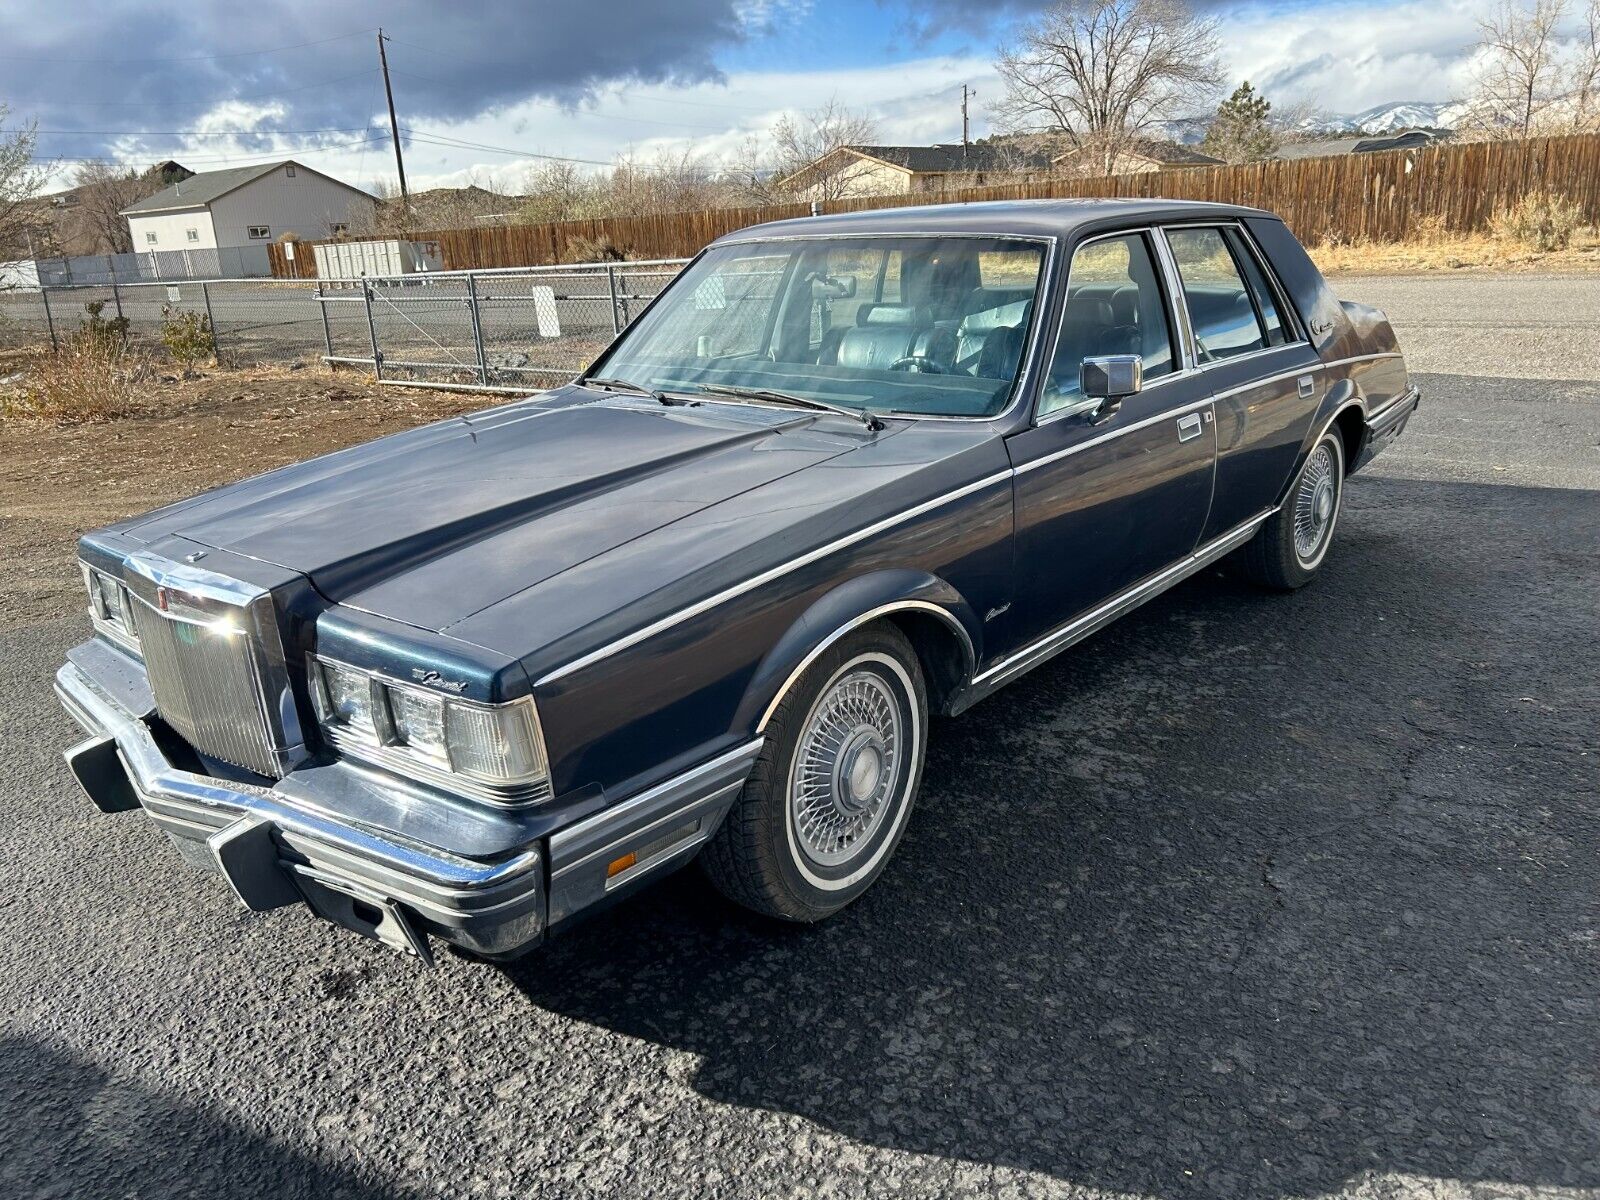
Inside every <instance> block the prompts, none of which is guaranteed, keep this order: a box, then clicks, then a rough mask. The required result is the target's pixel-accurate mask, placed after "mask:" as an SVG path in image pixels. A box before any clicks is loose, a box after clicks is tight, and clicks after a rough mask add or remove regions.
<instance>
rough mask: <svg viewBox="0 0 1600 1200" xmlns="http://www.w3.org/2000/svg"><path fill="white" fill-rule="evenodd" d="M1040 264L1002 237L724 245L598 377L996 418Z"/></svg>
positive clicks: (632, 332) (627, 338) (677, 284)
mask: <svg viewBox="0 0 1600 1200" xmlns="http://www.w3.org/2000/svg"><path fill="white" fill-rule="evenodd" d="M1043 265H1044V247H1043V246H1042V245H1040V244H1039V243H1036V242H1027V241H1020V240H1014V239H1005V238H933V237H922V238H918V237H863V238H828V239H825V240H824V239H819V240H810V239H797V240H792V241H771V242H749V243H744V244H740V245H728V246H716V247H713V248H712V249H711V250H709V251H707V252H706V253H705V254H704V255H703V256H701V257H700V258H699V259H697V260H696V261H695V262H694V263H693V264H692V265H691V266H690V267H689V268H688V269H687V270H685V271H684V273H683V274H682V275H681V276H680V277H679V278H678V279H677V280H675V281H674V282H673V284H672V287H671V289H670V290H669V291H668V292H667V293H666V294H665V295H664V296H662V297H661V299H660V300H659V301H657V302H656V304H655V305H654V307H652V308H651V310H650V311H649V312H648V313H646V314H645V315H644V317H643V318H641V319H640V320H639V322H638V323H637V324H635V325H634V326H633V327H632V328H630V329H629V330H628V331H627V332H625V333H624V334H623V335H622V336H621V337H620V338H619V339H618V341H617V342H616V344H615V345H614V346H613V347H612V349H611V350H610V352H609V353H608V354H607V355H606V357H605V358H604V359H603V360H602V362H601V363H599V364H598V365H597V366H596V367H595V368H594V372H593V373H594V374H595V375H597V376H604V377H606V378H608V379H612V380H619V381H623V382H625V383H629V384H634V385H637V386H639V387H642V388H649V389H651V390H653V391H657V392H663V393H676V394H693V393H696V392H698V391H700V390H701V389H704V388H709V387H715V388H717V389H718V390H719V392H720V391H721V390H722V389H736V390H738V391H740V392H746V393H748V392H757V391H765V392H769V393H771V392H784V393H788V395H789V396H791V397H799V398H802V399H805V400H812V401H820V402H822V403H826V404H832V405H837V406H840V407H848V408H852V409H859V410H865V411H867V412H872V413H891V412H892V413H904V414H908V415H918V416H944V417H986V416H993V415H994V414H996V413H998V412H1000V411H1001V410H1002V409H1003V408H1005V407H1006V405H1007V403H1008V402H1009V400H1010V397H1011V390H1012V387H1013V386H1014V384H1015V382H1016V378H1017V372H1018V370H1019V368H1020V365H1021V361H1022V354H1023V347H1024V346H1025V345H1026V343H1027V337H1028V328H1029V323H1030V321H1031V318H1032V315H1033V304H1034V297H1035V295H1036V293H1037V292H1038V288H1039V278H1040V273H1041V271H1042V269H1043ZM722 396H723V398H726V392H722Z"/></svg>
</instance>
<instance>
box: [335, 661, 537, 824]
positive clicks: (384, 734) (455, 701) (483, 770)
mask: <svg viewBox="0 0 1600 1200" xmlns="http://www.w3.org/2000/svg"><path fill="white" fill-rule="evenodd" d="M312 670H313V679H312V688H311V691H312V695H313V697H314V698H315V699H316V704H317V717H318V720H319V721H320V722H321V725H322V729H323V733H324V734H325V735H326V736H327V738H328V740H329V741H330V742H332V743H333V745H335V746H337V747H338V748H339V749H340V750H341V751H343V752H345V753H347V754H348V755H350V757H352V758H360V759H365V760H367V761H371V762H376V763H378V764H380V765H382V766H386V767H389V768H391V769H393V770H395V771H396V772H398V773H400V774H403V775H408V776H410V777H412V778H415V779H418V780H421V781H423V782H426V783H434V784H438V785H440V786H443V787H445V788H448V789H450V790H453V791H458V792H463V793H465V794H467V795H470V796H474V797H476V798H478V799H482V800H487V801H489V802H490V803H493V804H529V803H535V802H537V801H540V800H544V799H547V798H548V797H549V794H550V781H549V764H548V761H547V759H546V757H545V749H544V735H543V732H542V731H541V730H540V728H539V716H538V713H537V712H536V711H535V709H534V705H533V700H532V698H531V697H530V698H524V699H521V700H513V701H510V702H508V703H505V704H483V703H480V702H478V701H475V700H464V699H461V698H459V697H453V696H443V695H440V694H439V693H438V692H435V691H433V690H431V689H429V688H425V687H421V686H418V685H416V684H411V683H403V682H401V681H400V680H397V679H392V678H390V677H388V676H385V675H380V674H378V673H376V672H371V671H364V670H361V669H359V668H355V667H350V666H347V665H345V664H344V663H335V662H330V661H328V660H326V659H313V660H312Z"/></svg>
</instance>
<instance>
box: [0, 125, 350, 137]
mask: <svg viewBox="0 0 1600 1200" xmlns="http://www.w3.org/2000/svg"><path fill="white" fill-rule="evenodd" d="M370 128H371V126H370V125H341V126H337V127H335V128H330V129H35V130H32V131H31V132H33V133H42V134H48V135H49V136H50V137H78V136H80V135H81V136H83V137H290V136H295V137H300V136H309V135H311V134H317V133H360V132H361V131H362V130H365V129H370ZM26 132H29V131H28V130H23V129H0V133H26Z"/></svg>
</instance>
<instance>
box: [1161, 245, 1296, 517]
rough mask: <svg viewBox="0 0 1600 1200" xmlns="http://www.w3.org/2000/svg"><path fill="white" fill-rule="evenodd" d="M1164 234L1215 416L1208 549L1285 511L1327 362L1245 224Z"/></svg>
mask: <svg viewBox="0 0 1600 1200" xmlns="http://www.w3.org/2000/svg"><path fill="white" fill-rule="evenodd" d="M1163 232H1164V236H1165V237H1166V240H1167V245H1168V247H1169V249H1170V253H1171V257H1172V260H1173V262H1174V263H1175V264H1176V267H1177V271H1178V277H1179V280H1180V286H1181V289H1182V292H1183V300H1184V304H1185V307H1186V308H1187V310H1188V316H1189V321H1190V324H1191V327H1192V329H1193V332H1194V343H1195V358H1196V365H1197V367H1198V369H1199V372H1200V374H1201V376H1202V377H1203V378H1204V379H1205V381H1206V386H1207V390H1208V392H1209V394H1210V396H1211V399H1212V401H1213V403H1214V406H1215V412H1216V439H1217V470H1216V490H1215V495H1214V497H1213V499H1212V503H1211V515H1210V517H1209V518H1208V520H1207V522H1206V527H1205V531H1204V533H1203V534H1202V537H1201V540H1202V541H1209V540H1210V539H1212V538H1214V537H1218V536H1220V535H1221V534H1223V533H1226V532H1227V531H1228V530H1230V529H1232V528H1234V527H1235V526H1236V525H1239V524H1242V523H1243V522H1245V521H1247V520H1249V519H1250V518H1251V517H1253V516H1256V515H1257V514H1259V513H1261V512H1262V511H1263V510H1264V509H1267V508H1269V507H1271V506H1272V505H1274V504H1276V503H1277V501H1278V497H1279V496H1280V495H1281V494H1282V492H1283V488H1284V486H1285V485H1286V484H1287V483H1288V480H1289V475H1290V473H1291V472H1292V471H1293V470H1294V466H1295V462H1296V460H1297V459H1298V457H1299V454H1300V448H1301V446H1302V445H1303V444H1304V442H1305V438H1306V434H1307V432H1308V431H1309V429H1310V425H1311V421H1312V418H1313V417H1314V416H1315V415H1316V411H1317V406H1318V404H1319V402H1320V400H1321V398H1322V388H1323V374H1322V363H1321V360H1320V359H1318V357H1317V354H1316V351H1315V350H1313V349H1312V348H1311V344H1310V342H1309V341H1308V340H1307V339H1306V337H1305V335H1304V332H1303V330H1302V328H1301V326H1300V323H1299V321H1298V319H1297V318H1296V317H1295V315H1294V312H1293V310H1292V309H1291V308H1290V306H1289V304H1288V303H1287V301H1286V299H1285V298H1284V292H1283V289H1282V288H1281V287H1280V286H1279V285H1278V283H1277V280H1276V279H1275V278H1274V277H1273V275H1272V273H1271V270H1270V268H1269V267H1268V265H1267V262H1266V259H1265V258H1264V257H1263V256H1262V255H1261V253H1260V250H1259V249H1258V248H1257V247H1256V246H1255V244H1254V243H1253V241H1252V240H1251V239H1250V237H1249V235H1248V234H1247V233H1246V232H1245V230H1244V228H1243V227H1242V226H1240V225H1238V224H1236V223H1231V222H1229V223H1224V222H1218V223H1214V224H1207V225H1183V226H1169V227H1167V228H1166V229H1165V230H1164V231H1163Z"/></svg>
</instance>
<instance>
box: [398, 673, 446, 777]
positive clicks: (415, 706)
mask: <svg viewBox="0 0 1600 1200" xmlns="http://www.w3.org/2000/svg"><path fill="white" fill-rule="evenodd" d="M383 692H384V697H385V699H386V700H387V701H388V702H389V719H390V720H391V721H392V722H393V724H394V740H395V742H396V744H398V745H401V746H404V747H405V748H406V749H408V750H410V751H411V753H413V754H415V755H418V756H419V757H421V758H425V759H427V760H428V761H430V762H436V763H441V764H443V765H444V766H446V767H448V766H449V765H450V753H449V745H448V743H447V742H446V740H445V711H444V705H445V701H444V697H443V696H433V695H429V694H427V693H425V692H417V691H413V690H412V689H411V688H396V687H386V688H384V689H383Z"/></svg>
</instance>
